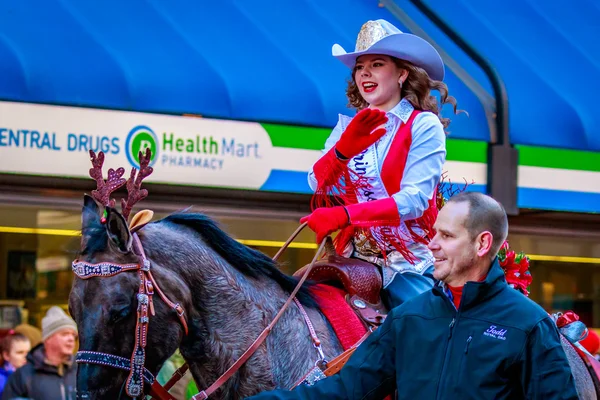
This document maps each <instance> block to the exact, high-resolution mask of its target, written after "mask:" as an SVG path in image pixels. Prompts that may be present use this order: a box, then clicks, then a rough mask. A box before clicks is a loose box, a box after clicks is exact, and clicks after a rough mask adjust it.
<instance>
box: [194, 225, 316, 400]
mask: <svg viewBox="0 0 600 400" xmlns="http://www.w3.org/2000/svg"><path fill="white" fill-rule="evenodd" d="M305 226H306V223H304V224H302V225H300V227H298V229H296V231H295V232H294V233H293V234H292V236H290V238H289V239H288V241H287V242H286V243H285V244H284V245H283V247H282V248H281V249H280V250H279V252H277V254H276V255H275V257H274V258H273V259H276V257H278V256H280V255H281V253H283V251H282V250H285V249H286V248H287V246H289V244H290V243H291V242H292V241H293V240H294V239H295V238H296V236H298V234H299V233H300V232H301V231H302V229H304V227H305ZM325 241H326V239H324V240H323V241H322V242H321V244H320V245H319V248H318V249H317V252H316V253H315V256H314V257H313V259H312V261H311V263H310V265H309V267H308V268H307V269H306V272H305V273H304V275H303V276H302V278H301V279H300V280H299V281H298V284H297V285H296V287H295V288H294V290H293V291H292V293H291V294H290V296H289V297H288V299H287V300H286V302H285V304H284V305H283V306H282V307H281V309H280V310H279V312H278V313H277V315H276V316H275V318H273V320H272V321H271V323H270V324H269V325H268V326H267V327H266V328H265V329H264V330H263V331H262V332H261V333H260V335H258V337H257V338H256V340H255V341H254V342H253V343H252V344H251V345H250V347H249V348H248V350H246V351H245V352H244V354H242V356H241V357H240V358H239V359H237V361H236V362H234V363H233V364H232V365H231V366H230V367H229V368H228V369H227V371H225V373H224V374H223V375H221V376H220V377H219V378H218V379H217V380H216V381H215V382H214V383H213V384H212V385H210V386H209V387H208V388H207V389H205V390H202V391H200V393H198V394H197V395H195V396H193V397H192V400H204V399H208V396H210V395H211V394H213V393H214V392H215V391H216V390H217V389H219V388H220V387H221V386H222V385H223V384H224V383H225V382H227V380H228V379H229V378H231V377H232V376H233V374H235V373H236V372H237V370H238V369H240V367H241V366H242V365H243V364H244V363H245V362H246V360H248V359H249V358H250V357H251V356H252V355H253V354H254V352H256V350H257V349H258V347H259V346H260V345H261V344H262V343H263V342H264V340H265V339H266V338H267V336H268V335H269V333H271V331H272V330H273V327H274V326H275V324H277V322H278V321H279V319H280V318H281V316H282V315H283V313H284V312H285V311H286V310H287V308H288V307H289V306H290V304H291V303H292V301H293V300H294V298H295V297H296V294H297V293H298V291H299V290H300V288H301V287H302V285H303V284H304V282H305V281H306V278H307V277H308V274H309V273H310V270H311V269H312V267H313V266H314V265H315V262H316V261H317V259H318V258H319V256H320V255H321V253H322V251H323V248H324V247H325Z"/></svg>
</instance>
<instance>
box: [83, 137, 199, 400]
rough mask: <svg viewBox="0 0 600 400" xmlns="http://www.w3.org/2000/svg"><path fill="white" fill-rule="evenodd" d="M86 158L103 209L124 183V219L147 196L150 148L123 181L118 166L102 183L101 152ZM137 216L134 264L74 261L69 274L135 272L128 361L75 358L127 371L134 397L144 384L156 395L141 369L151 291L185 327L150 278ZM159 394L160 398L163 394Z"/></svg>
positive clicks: (144, 217)
mask: <svg viewBox="0 0 600 400" xmlns="http://www.w3.org/2000/svg"><path fill="white" fill-rule="evenodd" d="M90 157H91V161H92V168H91V169H90V176H91V177H92V178H93V179H94V180H95V181H96V183H97V188H96V190H93V191H92V197H93V198H94V199H95V200H96V201H97V202H98V203H100V204H101V205H103V206H105V207H107V208H109V207H110V208H113V207H114V206H115V200H114V199H112V198H111V195H112V193H113V192H115V191H116V190H118V189H119V188H121V187H122V186H123V185H125V184H126V185H127V198H126V199H121V215H122V216H123V218H124V219H125V220H127V219H128V218H129V214H130V213H131V210H132V209H133V206H134V205H135V204H136V203H137V202H139V201H140V200H142V199H144V198H145V197H146V196H148V191H147V190H146V189H142V188H141V185H142V180H143V179H144V178H146V177H148V176H149V175H150V174H152V167H150V166H149V163H150V157H151V154H150V149H146V154H145V155H143V154H142V152H140V153H139V160H140V170H139V173H137V172H138V171H137V170H136V169H135V168H132V170H131V175H130V176H129V179H127V180H125V179H124V178H122V176H123V174H124V173H125V169H124V168H122V167H121V168H118V169H117V170H114V169H112V168H110V169H109V170H108V178H107V179H106V181H105V180H104V178H103V176H102V166H103V164H104V153H102V152H100V153H99V154H98V155H97V156H96V154H95V153H94V151H92V150H90ZM105 214H106V211H105ZM140 216H141V217H140V218H137V219H136V218H134V221H133V224H132V226H131V230H132V231H133V249H134V252H135V253H136V254H137V255H138V257H139V262H138V263H135V264H117V263H111V262H102V263H97V264H91V263H88V262H85V261H79V260H75V261H73V266H72V268H73V272H74V273H75V274H76V275H77V277H79V278H80V279H89V278H93V277H102V278H106V277H111V276H114V275H117V274H120V273H122V272H130V271H131V272H137V273H138V276H139V279H140V285H139V292H138V294H137V301H138V307H137V322H136V328H135V346H134V350H133V353H132V355H131V358H130V359H129V360H127V359H124V358H123V357H119V356H115V355H112V354H106V353H100V352H92V351H80V352H78V354H77V357H76V362H77V363H91V364H98V365H105V366H110V367H114V368H119V369H129V371H130V372H129V377H128V378H127V381H126V391H127V394H128V395H129V396H131V397H134V398H135V397H138V396H140V395H141V394H142V393H143V386H144V382H147V383H149V384H151V385H152V388H153V390H154V391H159V392H160V389H159V386H160V385H157V382H156V380H155V379H154V376H153V375H152V373H150V372H149V371H148V370H146V369H145V368H144V364H145V359H146V343H147V335H148V324H149V322H150V316H153V315H155V311H154V300H153V296H154V293H155V291H156V292H157V293H158V295H159V296H160V297H161V298H162V300H163V301H164V302H165V303H166V304H167V305H168V306H169V307H171V308H172V309H173V310H174V311H175V312H176V313H177V317H178V318H179V320H180V322H181V325H182V326H183V328H184V330H185V333H186V334H187V333H188V326H187V321H186V318H185V313H184V310H183V308H182V307H181V305H180V304H179V303H174V302H172V301H171V300H169V299H168V298H167V297H166V296H165V294H164V293H163V292H162V290H161V289H160V287H159V286H158V284H157V283H156V280H155V279H154V277H153V276H152V271H151V265H150V261H149V260H148V259H147V258H146V255H145V254H144V248H143V247H142V245H141V242H140V240H139V237H138V236H137V234H136V233H135V230H136V229H139V228H140V227H141V226H143V224H144V223H147V222H148V221H149V219H148V212H147V211H145V212H143V213H142V214H140ZM150 218H151V216H150ZM101 221H102V223H108V221H107V217H106V215H104V216H103V217H102V220H101ZM127 364H129V365H127ZM165 392H166V391H165ZM162 394H163V395H164V393H162Z"/></svg>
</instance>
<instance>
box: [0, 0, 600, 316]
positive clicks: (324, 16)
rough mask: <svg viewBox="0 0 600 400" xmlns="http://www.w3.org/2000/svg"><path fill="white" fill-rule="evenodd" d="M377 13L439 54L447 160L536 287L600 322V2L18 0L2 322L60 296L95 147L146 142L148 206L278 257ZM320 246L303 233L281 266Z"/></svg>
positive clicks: (1, 147)
mask: <svg viewBox="0 0 600 400" xmlns="http://www.w3.org/2000/svg"><path fill="white" fill-rule="evenodd" d="M428 7H433V10H428ZM378 18H383V19H386V20H389V21H391V22H392V23H393V24H394V25H396V26H398V27H399V28H400V29H402V30H403V31H406V32H412V33H415V34H418V35H420V36H422V37H424V38H426V39H428V40H429V41H430V42H431V43H432V44H433V45H434V46H435V47H436V48H437V49H438V50H439V51H440V53H441V54H442V56H443V58H444V61H445V63H446V68H447V72H446V79H445V81H446V83H447V84H448V86H449V88H450V92H451V94H452V95H454V96H455V97H456V98H457V100H458V102H459V108H460V109H464V110H466V111H467V112H468V114H469V115H468V116H467V115H465V114H460V115H457V116H453V114H452V113H451V110H449V109H446V110H445V116H449V117H452V124H451V125H450V131H451V133H450V136H449V137H448V156H447V158H448V161H447V165H446V170H447V171H448V172H447V174H448V177H449V178H450V179H451V180H452V181H453V182H463V180H464V181H466V182H469V183H472V184H471V185H470V186H469V188H468V189H469V190H478V191H483V192H488V193H491V194H492V195H494V196H495V197H497V198H499V199H500V200H502V202H503V203H504V205H505V206H506V207H507V209H508V210H509V211H510V214H511V217H510V223H511V232H510V237H509V241H510V244H511V248H512V249H514V250H516V251H525V252H526V253H528V254H529V256H530V258H531V260H532V275H533V277H534V280H533V285H532V296H531V297H532V298H533V299H534V300H535V301H537V302H539V303H540V304H541V305H542V306H543V307H544V308H546V310H548V311H559V310H567V309H572V310H574V311H576V312H577V313H578V314H579V315H580V316H581V317H582V319H583V320H584V322H586V323H587V324H589V325H591V326H595V327H598V326H600V216H599V215H598V212H600V113H598V112H597V106H596V102H597V99H596V97H597V94H598V93H600V80H599V79H598V76H599V75H600V45H599V44H598V41H597V35H598V32H599V25H598V21H600V8H599V7H598V5H597V4H596V3H594V2H593V1H592V0H587V1H581V2H578V3H577V5H575V4H574V3H573V5H571V6H566V5H565V3H564V2H558V1H555V0H551V1H543V2H540V1H533V0H530V1H522V0H521V1H517V0H506V1H502V2H498V1H494V2H491V1H478V0H464V1H442V2H440V1H435V2H434V1H431V0H429V1H417V0H410V1H409V0H396V1H383V0H382V1H376V0H328V1H317V0H296V1H280V2H272V1H269V2H267V1H260V0H259V1H252V0H238V1H234V0H221V1H218V2H207V1H191V0H178V1H171V2H165V1H155V0H129V1H126V2H116V1H104V2H82V1H75V0H61V1H57V0H44V1H34V0H23V1H16V2H2V3H0V60H2V61H1V62H0V277H1V278H0V307H3V308H1V310H2V311H0V328H9V327H12V326H13V325H14V324H15V323H17V322H18V320H19V319H20V318H19V314H18V313H17V312H16V310H17V309H18V310H21V312H23V313H24V314H23V317H24V319H25V320H27V321H29V322H30V323H32V324H35V325H37V324H39V321H40V319H41V316H43V314H44V312H45V311H46V309H47V308H48V307H49V306H50V305H54V304H60V305H62V306H63V307H66V302H67V298H68V295H69V290H70V286H71V282H72V279H73V275H72V273H71V270H70V263H71V260H72V259H73V258H74V257H75V256H76V253H77V250H78V249H79V237H78V236H79V233H78V230H79V229H80V211H81V205H82V195H83V193H84V192H88V193H89V192H90V191H91V190H92V189H94V188H95V184H94V181H93V180H92V179H90V178H89V177H88V175H87V174H88V169H89V168H90V163H89V156H88V153H87V152H88V150H89V149H93V150H96V151H98V150H102V151H104V152H105V153H106V154H107V160H106V163H105V171H106V169H107V167H113V168H116V167H118V166H126V167H127V168H130V167H134V166H136V159H135V156H134V154H136V153H137V151H138V150H139V149H140V148H143V147H146V146H150V147H151V148H152V150H153V153H154V159H153V166H154V168H155V173H154V174H153V175H152V176H151V177H150V178H149V179H148V180H147V182H148V183H147V184H146V185H145V186H146V188H148V189H149V191H150V196H149V197H148V199H147V200H145V201H144V202H142V203H141V204H140V205H139V207H143V208H151V209H153V210H155V212H157V213H158V217H161V216H164V215H166V214H168V213H170V212H173V211H176V210H180V209H183V208H185V207H188V206H194V208H193V209H194V210H196V211H201V212H204V213H207V214H209V215H211V216H213V217H215V218H216V219H217V220H218V221H219V222H220V223H221V226H222V227H223V228H224V229H225V230H226V231H227V232H229V233H230V234H231V235H233V236H234V237H236V238H237V239H239V240H241V241H242V242H243V243H245V244H247V245H250V246H253V247H256V248H258V249H260V250H261V251H263V252H265V253H267V254H270V255H273V254H274V253H275V252H276V251H277V249H278V248H279V246H281V244H282V243H283V241H285V240H286V239H287V237H288V236H289V235H290V234H291V233H292V232H293V230H294V229H295V228H296V227H297V225H298V219H299V218H300V217H301V216H303V215H305V214H307V213H308V212H309V200H310V189H309V187H308V184H307V181H306V174H307V171H308V170H309V168H310V167H311V165H312V163H313V162H314V161H315V160H316V159H317V158H318V157H319V154H320V150H321V149H322V147H323V145H324V142H325V139H326V138H327V136H328V135H329V133H330V130H331V128H332V127H333V126H334V125H335V123H336V121H337V115H338V113H346V114H347V113H349V112H350V111H349V110H348V109H347V108H346V103H347V100H346V98H345V95H344V93H345V87H346V80H347V79H349V77H350V71H349V70H348V69H347V68H346V67H345V66H344V65H342V64H341V63H340V62H339V61H337V60H335V59H334V58H333V57H332V56H331V46H332V45H333V44H334V43H339V44H341V45H342V46H343V47H344V48H353V46H354V43H355V39H356V35H357V33H358V31H359V29H360V27H361V25H362V24H363V23H364V22H366V20H368V19H373V20H374V19H378ZM438 19H439V20H438ZM440 22H441V23H440ZM444 25H446V26H444ZM463 41H464V43H462V42H463ZM465 44H466V45H465ZM485 61H487V62H488V64H486V63H485ZM503 88H505V93H506V95H507V96H506V98H503V96H502V94H503V93H504V91H503V90H502V89H503ZM503 104H507V105H508V107H507V108H503V107H502V105H503ZM516 154H518V157H516V156H515V155H516ZM117 197H118V196H117ZM315 248H316V245H315V244H314V235H313V234H312V233H311V232H304V233H303V234H302V235H301V237H300V238H299V240H298V242H297V243H296V244H294V247H293V248H292V249H290V250H289V251H288V253H287V255H286V256H285V259H284V261H285V264H284V268H286V269H287V271H288V272H292V271H293V270H295V269H297V268H299V267H301V266H303V265H304V264H306V263H308V262H309V261H310V259H311V258H312V255H313V253H314V249H315ZM15 307H16V308H15Z"/></svg>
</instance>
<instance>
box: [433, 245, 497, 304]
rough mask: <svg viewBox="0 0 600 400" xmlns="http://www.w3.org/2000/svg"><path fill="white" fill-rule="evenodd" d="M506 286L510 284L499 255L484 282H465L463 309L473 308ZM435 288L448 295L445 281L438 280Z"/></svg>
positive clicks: (462, 299)
mask: <svg viewBox="0 0 600 400" xmlns="http://www.w3.org/2000/svg"><path fill="white" fill-rule="evenodd" d="M505 287H508V285H507V283H506V278H505V276H504V270H503V269H502V267H501V266H500V263H499V262H498V257H496V258H494V261H492V264H491V266H490V269H489V271H488V274H487V276H486V278H485V280H483V281H482V282H467V283H466V284H465V286H464V288H463V292H462V298H461V300H460V309H461V311H464V310H467V309H469V308H472V307H474V306H476V305H477V304H479V303H481V302H483V301H485V300H487V299H488V298H490V297H493V296H495V295H496V294H497V293H498V292H500V291H501V290H503V289H504V288H505ZM434 289H435V290H436V291H437V292H438V293H442V294H443V295H444V296H447V297H448V295H447V294H446V292H447V287H446V284H445V283H444V282H442V281H438V282H437V283H436V285H435V288H434Z"/></svg>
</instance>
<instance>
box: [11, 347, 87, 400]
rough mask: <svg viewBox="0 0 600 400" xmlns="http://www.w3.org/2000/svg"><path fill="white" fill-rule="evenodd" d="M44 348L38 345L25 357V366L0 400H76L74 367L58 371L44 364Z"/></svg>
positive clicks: (74, 365) (52, 366) (15, 375)
mask: <svg viewBox="0 0 600 400" xmlns="http://www.w3.org/2000/svg"><path fill="white" fill-rule="evenodd" d="M44 358H45V353H44V345H43V344H39V345H38V346H36V347H34V348H33V349H32V350H31V351H30V352H29V354H28V355H27V364H25V365H24V366H22V367H21V368H19V369H18V370H16V371H15V372H14V373H13V374H12V375H11V376H10V378H8V382H7V383H6V386H5V387H4V393H3V394H2V400H11V399H13V398H17V397H25V398H30V399H34V400H75V388H76V378H77V364H75V363H72V364H71V365H70V366H68V365H64V370H63V371H64V373H63V376H60V375H59V373H58V368H57V367H55V366H54V365H49V364H47V363H46V362H44Z"/></svg>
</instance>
